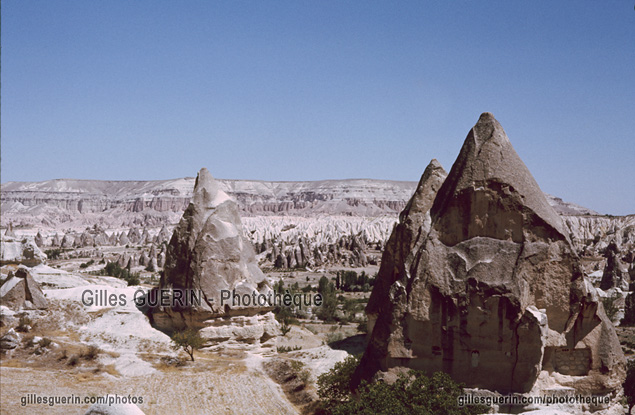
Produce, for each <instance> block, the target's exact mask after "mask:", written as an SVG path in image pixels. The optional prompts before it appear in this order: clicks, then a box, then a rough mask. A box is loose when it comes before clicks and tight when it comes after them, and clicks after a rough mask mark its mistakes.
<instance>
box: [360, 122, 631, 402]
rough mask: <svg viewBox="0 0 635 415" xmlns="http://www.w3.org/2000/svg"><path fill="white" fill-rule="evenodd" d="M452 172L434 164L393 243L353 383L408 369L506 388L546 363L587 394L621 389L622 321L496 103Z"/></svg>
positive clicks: (525, 385)
mask: <svg viewBox="0 0 635 415" xmlns="http://www.w3.org/2000/svg"><path fill="white" fill-rule="evenodd" d="M443 176H444V175H443V174H442V171H441V170H439V166H436V165H435V164H434V162H433V163H431V164H430V166H428V168H427V169H426V173H424V178H422V180H421V182H420V184H419V187H418V189H417V191H416V192H415V194H414V195H413V197H412V199H411V201H410V202H409V203H408V205H407V206H406V208H405V209H404V211H403V212H402V213H401V215H400V222H399V224H398V225H397V226H396V227H395V228H394V230H393V233H392V235H391V237H390V240H389V241H388V243H387V244H386V248H385V250H384V254H383V257H382V263H381V268H380V271H379V275H378V277H377V282H376V284H375V286H374V288H373V292H372V294H371V298H370V300H369V303H368V306H367V308H366V312H367V314H368V320H369V325H370V326H371V327H369V328H370V329H371V330H369V332H370V333H371V335H370V340H369V342H368V347H367V349H366V352H365V353H364V356H363V358H362V361H361V363H360V365H359V367H358V369H357V370H356V372H355V374H354V376H353V383H354V384H357V383H359V382H360V381H361V379H371V378H372V377H373V376H375V375H376V374H377V372H381V374H383V375H385V376H388V377H387V379H389V378H390V376H391V374H392V373H393V372H394V371H395V370H396V371H397V372H398V371H400V370H402V369H403V368H404V367H405V368H412V369H418V370H424V371H426V372H428V373H429V374H432V373H433V372H436V371H439V370H441V371H444V372H446V373H448V374H450V375H451V376H452V377H453V378H454V379H455V380H457V381H459V382H463V383H465V384H466V385H467V386H468V387H475V388H485V389H490V390H497V391H500V392H505V393H508V392H528V391H530V390H531V389H532V387H533V386H534V383H535V381H536V379H537V378H538V374H539V373H540V372H541V371H547V372H548V373H553V372H558V373H560V374H563V375H570V376H577V377H579V379H580V380H579V381H575V382H572V383H571V384H570V385H568V386H573V387H575V388H579V391H582V390H584V391H585V392H586V393H605V392H606V391H607V390H615V388H619V385H620V384H621V381H622V380H623V375H624V364H625V361H624V355H623V353H622V351H621V348H620V345H619V341H618V339H617V335H616V333H615V329H614V327H613V325H612V323H611V322H610V321H609V320H608V318H607V317H606V314H605V313H604V311H603V308H602V307H601V306H600V305H599V303H598V296H597V292H595V290H594V288H593V287H592V285H590V284H589V283H587V282H586V281H585V279H584V276H583V273H582V267H581V265H580V260H579V258H578V256H577V254H576V253H575V251H574V249H573V247H572V245H571V242H570V240H569V238H568V236H567V233H566V232H564V231H563V224H562V222H561V220H560V218H559V217H558V216H557V214H556V213H555V211H554V210H553V209H552V208H551V207H550V206H549V204H548V203H547V200H546V198H545V196H544V195H543V193H542V192H541V191H540V188H539V187H538V185H537V184H536V181H535V180H534V179H533V177H532V176H531V174H530V173H529V170H528V169H527V167H526V166H525V165H524V163H523V162H522V161H521V160H520V158H519V157H518V155H517V154H516V152H515V151H514V149H513V147H512V145H511V143H510V141H509V139H508V138H507V136H506V134H505V132H504V130H503V128H502V127H501V126H500V124H499V123H498V121H496V120H495V119H494V117H493V116H492V115H491V114H490V113H484V114H483V115H481V117H480V119H479V120H478V122H477V123H476V125H475V126H474V128H472V129H471V130H470V132H469V134H468V135H467V138H466V139H465V142H464V143H463V147H462V149H461V151H460V153H459V156H458V157H457V160H456V162H455V163H454V165H453V166H452V169H451V170H450V173H449V174H448V176H447V178H445V181H443ZM441 182H443V184H442V185H440V183H441ZM439 187H440V189H439V190H438V192H436V189H438V188H439ZM433 198H434V201H433V202H431V201H432V199H433ZM373 323H374V324H373ZM572 361H575V362H576V364H575V365H571V364H569V363H565V362H572ZM590 385H591V386H590Z"/></svg>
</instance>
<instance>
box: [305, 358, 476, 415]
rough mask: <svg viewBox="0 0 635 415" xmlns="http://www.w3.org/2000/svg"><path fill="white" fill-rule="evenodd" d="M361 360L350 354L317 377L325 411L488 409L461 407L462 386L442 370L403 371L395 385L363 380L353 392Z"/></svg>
mask: <svg viewBox="0 0 635 415" xmlns="http://www.w3.org/2000/svg"><path fill="white" fill-rule="evenodd" d="M359 360H360V359H359V357H352V356H349V357H347V358H346V360H344V361H343V362H339V363H337V364H336V365H335V367H334V368H333V369H331V370H330V371H329V372H327V373H325V374H323V375H321V376H320V377H319V378H318V381H317V383H318V395H319V397H320V407H321V409H322V411H323V413H327V414H332V415H340V414H342V415H343V414H353V413H354V414H386V415H402V414H403V415H406V414H439V415H443V414H446V415H450V414H451V415H471V414H479V413H484V412H486V411H487V410H488V408H487V407H483V406H465V407H459V406H458V403H457V398H458V397H459V396H460V395H462V394H463V387H462V385H460V384H457V383H455V382H454V381H453V380H452V379H451V378H450V376H448V375H447V374H445V373H442V372H437V373H435V374H434V375H432V377H427V376H425V375H424V374H423V372H420V371H414V370H411V371H410V372H408V373H407V374H405V373H404V374H401V375H400V376H399V377H398V378H397V380H396V381H395V382H394V383H393V384H387V383H385V382H381V381H379V382H374V383H367V382H362V384H361V385H360V387H359V388H358V390H357V391H356V393H355V394H353V393H352V392H351V388H350V380H351V376H352V375H353V373H354V372H355V369H356V368H357V366H358V365H359Z"/></svg>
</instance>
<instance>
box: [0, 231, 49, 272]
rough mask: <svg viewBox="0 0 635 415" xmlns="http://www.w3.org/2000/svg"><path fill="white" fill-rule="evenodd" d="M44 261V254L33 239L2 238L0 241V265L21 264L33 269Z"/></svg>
mask: <svg viewBox="0 0 635 415" xmlns="http://www.w3.org/2000/svg"><path fill="white" fill-rule="evenodd" d="M44 261H46V254H45V253H44V252H42V251H41V250H40V248H39V247H38V246H37V244H36V243H35V240H34V239H33V238H21V239H18V238H17V237H9V236H6V235H5V236H3V237H2V241H0V265H7V264H22V265H26V266H27V267H34V266H36V265H39V264H41V263H43V262H44Z"/></svg>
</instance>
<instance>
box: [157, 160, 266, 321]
mask: <svg viewBox="0 0 635 415" xmlns="http://www.w3.org/2000/svg"><path fill="white" fill-rule="evenodd" d="M241 227H242V225H241V220H240V216H239V214H238V206H237V205H236V203H235V202H234V201H233V200H232V199H230V198H229V196H228V195H227V194H226V193H225V192H224V191H222V190H221V189H220V188H219V185H218V183H217V182H216V181H215V180H214V178H213V177H212V175H211V174H210V173H209V172H208V171H207V169H205V168H203V169H201V170H200V172H199V173H198V177H197V179H196V182H195V186H194V195H193V197H192V202H191V203H190V205H189V206H188V207H187V209H186V210H185V212H184V213H183V217H182V218H181V221H180V222H179V224H178V225H177V227H176V228H175V230H174V233H173V234H172V238H171V239H170V243H169V244H168V248H167V251H166V258H165V265H164V273H163V276H162V277H161V280H160V283H159V287H158V290H157V289H155V290H153V291H151V292H150V300H151V301H150V302H151V303H154V302H155V300H156V298H155V297H153V296H156V294H157V293H160V292H161V291H165V290H167V291H169V292H171V293H174V292H176V291H181V292H194V293H196V294H197V295H199V294H200V295H201V296H202V300H203V301H201V302H200V304H198V303H196V302H192V303H191V304H186V305H185V306H184V307H181V306H180V305H179V304H176V306H170V307H159V308H158V309H154V310H153V311H152V318H153V321H154V323H155V324H156V325H157V326H158V327H159V328H161V329H167V330H170V329H175V328H183V327H185V326H193V327H197V328H202V327H204V326H205V325H206V324H205V323H204V322H205V320H208V319H212V318H216V317H221V316H223V317H231V316H236V315H254V314H258V313H261V312H263V311H267V310H270V309H271V308H270V307H258V306H256V307H253V305H252V304H248V305H245V304H243V303H237V304H233V303H231V304H230V302H229V301H227V300H225V302H224V304H223V303H222V302H221V292H222V290H228V291H231V292H235V293H236V294H237V295H240V296H241V297H242V296H243V295H245V294H246V295H249V296H252V295H253V293H254V292H255V293H258V294H265V295H267V294H268V293H269V292H270V291H271V287H270V285H269V283H268V281H267V280H266V278H265V275H264V274H263V273H262V271H261V270H260V268H259V267H258V263H257V262H256V257H255V253H254V250H253V248H252V247H251V245H250V243H249V242H248V241H246V240H245V239H244V238H243V236H242V229H241Z"/></svg>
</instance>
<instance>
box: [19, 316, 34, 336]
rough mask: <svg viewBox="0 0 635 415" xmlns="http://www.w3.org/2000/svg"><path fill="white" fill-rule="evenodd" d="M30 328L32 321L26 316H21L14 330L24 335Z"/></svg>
mask: <svg viewBox="0 0 635 415" xmlns="http://www.w3.org/2000/svg"><path fill="white" fill-rule="evenodd" d="M32 326H33V321H32V320H31V319H30V318H29V317H28V316H22V317H20V321H18V326H17V327H16V328H15V330H16V331H20V332H22V333H26V332H28V331H29V330H31V327H32Z"/></svg>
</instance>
